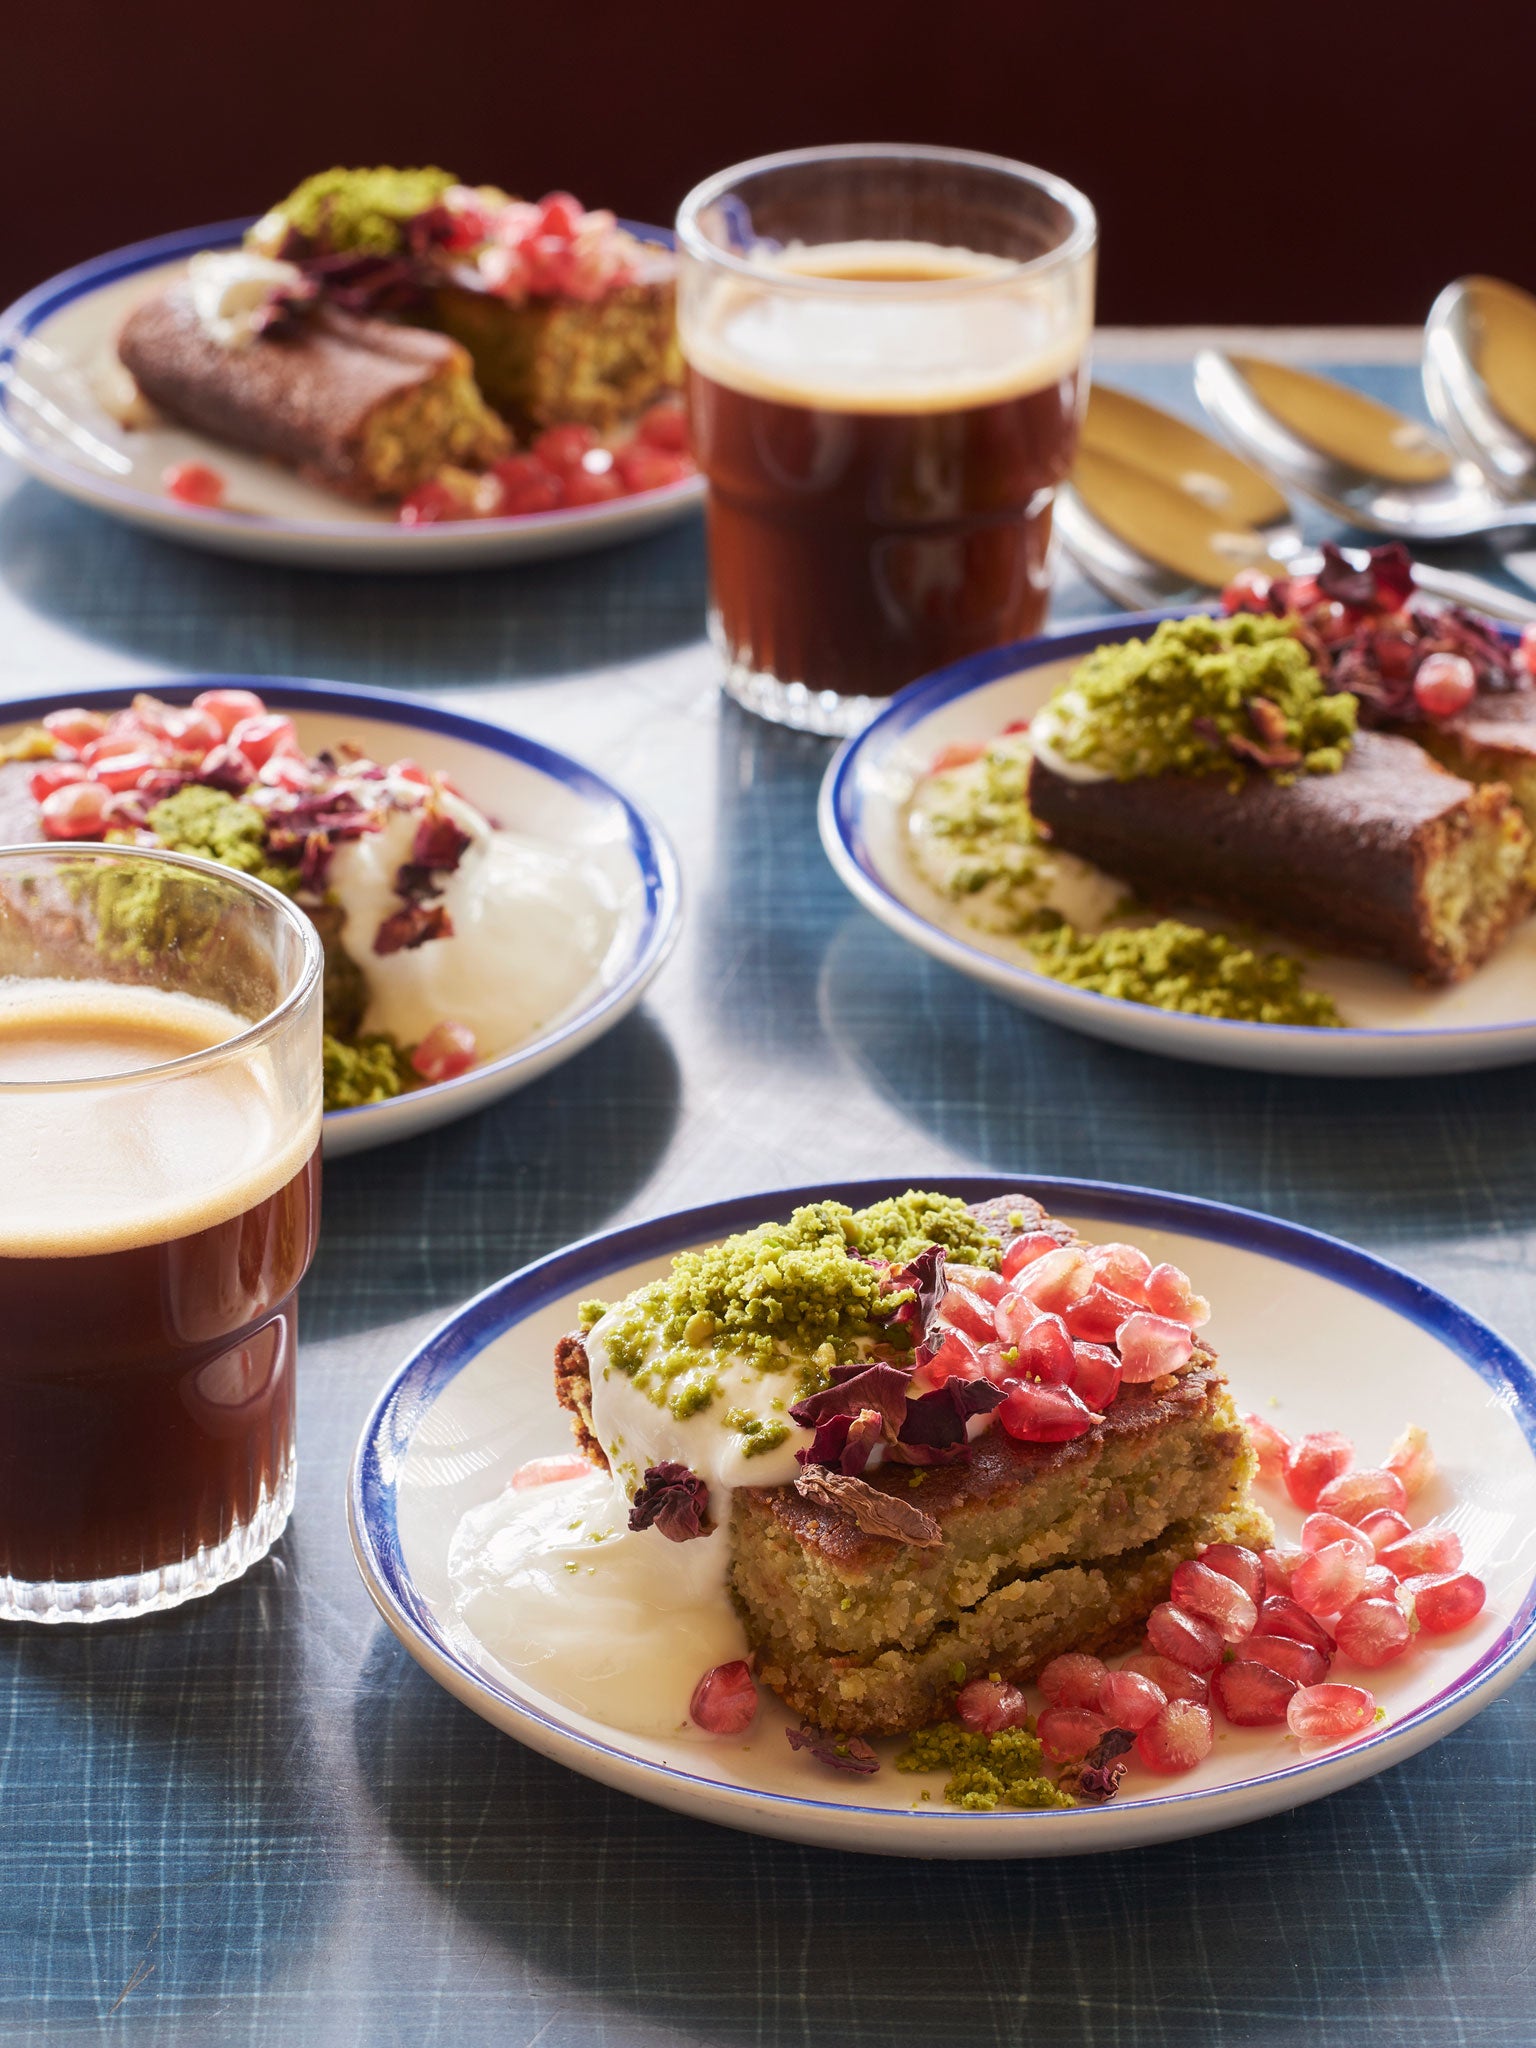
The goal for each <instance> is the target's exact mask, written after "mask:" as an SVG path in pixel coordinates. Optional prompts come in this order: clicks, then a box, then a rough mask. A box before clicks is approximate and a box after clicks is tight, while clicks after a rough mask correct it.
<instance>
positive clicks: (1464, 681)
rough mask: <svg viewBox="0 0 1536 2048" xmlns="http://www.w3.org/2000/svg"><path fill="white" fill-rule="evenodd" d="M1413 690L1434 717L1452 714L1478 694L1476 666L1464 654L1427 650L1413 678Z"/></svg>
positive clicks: (1417, 698) (1423, 706)
mask: <svg viewBox="0 0 1536 2048" xmlns="http://www.w3.org/2000/svg"><path fill="white" fill-rule="evenodd" d="M1413 694H1414V699H1415V701H1416V702H1417V704H1418V706H1419V709H1420V710H1421V711H1427V712H1428V713H1429V715H1430V717H1431V718H1453V717H1454V716H1455V714H1456V713H1457V712H1458V711H1465V710H1466V708H1467V706H1468V705H1469V704H1470V703H1471V702H1472V699H1473V698H1474V697H1475V696H1476V695H1477V670H1476V669H1475V668H1474V667H1473V666H1472V664H1471V662H1470V661H1468V659H1467V657H1466V656H1465V655H1464V654H1426V655H1425V657H1424V659H1423V660H1422V661H1421V662H1420V663H1419V667H1418V673H1417V674H1416V675H1415V676H1414V679H1413Z"/></svg>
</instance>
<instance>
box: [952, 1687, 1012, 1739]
mask: <svg viewBox="0 0 1536 2048" xmlns="http://www.w3.org/2000/svg"><path fill="white" fill-rule="evenodd" d="M955 1713H956V1715H957V1716H958V1717H959V1719H960V1720H961V1721H963V1722H964V1724H965V1726H966V1727H967V1728H970V1729H973V1730H974V1731H975V1733H976V1734H978V1735H1000V1734H1001V1733H1002V1731H1003V1730H1004V1729H1005V1728H1022V1727H1023V1726H1024V1725H1025V1723H1026V1722H1027V1721H1028V1719H1029V1702H1028V1700H1026V1699H1025V1697H1024V1695H1023V1693H1022V1692H1020V1690H1019V1688H1018V1687H1017V1686H1016V1685H1006V1684H1004V1683H1003V1682H1002V1681H1001V1680H999V1679H995V1678H973V1679H972V1680H971V1682H970V1684H969V1685H963V1686H961V1688H960V1690H959V1692H958V1693H957V1694H956V1695H955Z"/></svg>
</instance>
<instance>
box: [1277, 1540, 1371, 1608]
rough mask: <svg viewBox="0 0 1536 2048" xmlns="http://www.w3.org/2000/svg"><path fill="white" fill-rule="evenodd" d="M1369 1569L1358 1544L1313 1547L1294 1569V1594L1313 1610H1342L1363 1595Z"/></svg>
mask: <svg viewBox="0 0 1536 2048" xmlns="http://www.w3.org/2000/svg"><path fill="white" fill-rule="evenodd" d="M1365 1569H1366V1560H1365V1558H1364V1557H1363V1556H1362V1555H1361V1552H1360V1548H1359V1546H1358V1545H1356V1544H1349V1543H1325V1544H1324V1545H1323V1548H1322V1549H1321V1550H1309V1551H1308V1552H1307V1554H1306V1556H1305V1557H1304V1558H1303V1559H1302V1560H1301V1562H1300V1564H1299V1565H1297V1567H1296V1569H1295V1571H1293V1572H1292V1573H1291V1597H1292V1599H1294V1600H1299V1601H1300V1603H1301V1605H1302V1606H1303V1607H1305V1608H1306V1610H1307V1612H1308V1613H1309V1614H1320V1615H1324V1616H1328V1615H1334V1614H1339V1613H1342V1611H1343V1610H1344V1609H1345V1608H1346V1607H1348V1606H1349V1605H1350V1603H1351V1602H1352V1601H1355V1600H1358V1599H1359V1598H1360V1594H1361V1591H1362V1590H1363V1588H1364V1585H1365Z"/></svg>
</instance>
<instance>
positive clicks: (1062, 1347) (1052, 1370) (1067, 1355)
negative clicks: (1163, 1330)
mask: <svg viewBox="0 0 1536 2048" xmlns="http://www.w3.org/2000/svg"><path fill="white" fill-rule="evenodd" d="M1010 1349H1011V1350H1013V1351H1016V1352H1017V1354H1018V1355H1017V1357H1015V1358H1010V1359H1009V1360H1008V1375H1009V1377H1010V1378H1011V1379H1018V1380H1026V1379H1037V1380H1059V1381H1061V1382H1062V1383H1063V1384H1065V1383H1066V1382H1067V1381H1069V1380H1070V1379H1071V1378H1072V1369H1073V1366H1074V1364H1075V1363H1076V1359H1075V1355H1074V1351H1073V1345H1072V1339H1071V1338H1070V1337H1069V1336H1068V1335H1067V1326H1066V1324H1065V1323H1064V1322H1063V1321H1062V1320H1061V1317H1060V1316H1041V1317H1040V1318H1039V1320H1038V1321H1036V1322H1033V1323H1031V1324H1030V1326H1029V1328H1028V1329H1027V1330H1026V1331H1025V1332H1024V1335H1023V1336H1022V1337H1021V1338H1020V1339H1019V1341H1018V1343H1017V1344H1015V1345H1012V1346H1010ZM1115 1365H1116V1373H1117V1384H1118V1369H1119V1360H1118V1359H1117V1360H1116V1361H1115ZM1084 1405H1085V1406H1086V1405H1087V1404H1086V1403H1085V1404H1084Z"/></svg>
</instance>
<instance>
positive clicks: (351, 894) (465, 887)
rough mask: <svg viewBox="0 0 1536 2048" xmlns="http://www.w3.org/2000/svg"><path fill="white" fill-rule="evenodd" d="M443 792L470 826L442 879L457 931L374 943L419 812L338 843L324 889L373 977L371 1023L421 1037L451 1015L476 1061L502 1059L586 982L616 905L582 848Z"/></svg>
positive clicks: (394, 906)
mask: <svg viewBox="0 0 1536 2048" xmlns="http://www.w3.org/2000/svg"><path fill="white" fill-rule="evenodd" d="M408 786H409V785H408ZM439 801H440V803H441V807H442V808H443V809H444V810H445V811H446V812H447V813H448V815H449V816H450V817H451V818H452V819H453V821H454V823H455V824H456V825H458V827H459V828H460V830H461V831H463V832H466V833H467V834H468V835H469V845H468V846H467V847H466V848H465V849H464V852H463V854H462V856H461V857H460V860H459V864H458V866H457V867H456V868H455V869H454V871H453V872H452V874H450V875H444V876H441V877H439V879H440V881H441V883H442V890H441V900H442V903H443V905H444V907H445V908H446V910H447V912H448V916H449V918H450V920H451V921H452V925H453V932H452V935H451V936H450V937H446V938H439V939H428V940H427V941H426V942H425V943H424V944H422V945H419V946H412V947H406V948H403V949H402V950H401V951H399V952H397V953H385V954H379V953H375V952H374V950H373V942H374V938H375V936H376V934H377V932H378V929H379V927H380V925H381V924H382V923H383V922H384V920H385V919H386V918H387V917H390V916H392V915H393V914H394V913H395V912H396V911H398V910H399V909H400V907H401V898H400V897H399V895H398V894H397V893H396V890H395V877H396V875H397V874H398V872H399V870H400V869H401V867H403V866H405V865H406V864H407V863H408V862H409V861H410V859H411V852H412V847H413V844H414V842H415V838H416V830H417V827H418V825H419V824H420V823H421V817H422V813H421V811H420V810H419V809H412V810H398V811H395V812H392V813H391V814H390V816H389V817H387V818H386V820H385V822H384V825H383V827H382V828H381V829H380V830H379V831H377V832H369V833H365V834H364V835H363V837H362V838H360V839H348V840H344V841H342V842H341V843H340V844H339V845H338V846H337V847H336V849H335V851H334V853H333V854H332V856H331V866H330V873H329V877H328V886H329V888H330V889H331V891H332V892H333V894H334V895H335V897H336V900H337V902H338V903H339V904H340V905H341V907H342V909H343V910H344V911H345V912H346V924H345V926H344V928H343V931H342V942H343V944H344V945H345V946H346V949H347V951H348V952H349V953H350V954H351V956H352V958H353V959H354V960H355V961H356V962H357V963H358V965H359V966H360V967H361V968H362V970H363V972H364V974H365V975H366V977H367V980H368V988H369V1001H368V1009H367V1012H366V1014H365V1016H364V1018H363V1029H364V1030H365V1031H387V1032H388V1033H389V1034H390V1035H391V1037H393V1038H396V1039H398V1040H399V1042H400V1043H401V1044H402V1045H414V1044H416V1043H418V1042H419V1041H420V1040H421V1039H423V1038H425V1037H426V1035H427V1033H428V1032H429V1031H430V1030H431V1029H432V1028H433V1026H434V1025H436V1024H440V1023H442V1022H444V1021H445V1020H451V1021H452V1022H454V1023H457V1024H464V1025H467V1026H468V1027H469V1029H470V1030H471V1031H473V1032H474V1034H475V1044H476V1050H477V1057H478V1058H480V1059H482V1060H487V1059H497V1058H499V1057H500V1056H501V1054H502V1053H505V1052H510V1051H511V1050H512V1049H513V1048H514V1047H515V1046H518V1045H522V1044H525V1043H526V1042H527V1041H528V1039H530V1038H532V1037H533V1036H535V1035H536V1033H538V1032H539V1031H540V1030H542V1029H544V1028H545V1027H546V1026H548V1025H549V1024H551V1023H553V1022H554V1021H555V1020H556V1019H557V1018H558V1017H559V1016H560V1015H561V1014H562V1013H563V1012H564V1011H565V1010H567V1009H568V1008H569V1007H570V1006H571V1004H572V1003H574V1002H575V1001H576V1000H577V998H578V997H579V996H580V995H581V993H582V991H583V990H584V989H586V988H587V987H589V986H590V984H591V981H592V977H593V975H594V973H595V972H596V971H597V969H598V967H599V966H600V965H601V963H602V960H603V957H604V955H605V954H606V952H607V950H608V947H609V945H610V944H611V943H612V939H613V935H614V931H615V929H616V926H617V921H618V911H619V906H618V903H617V900H616V898H615V896H614V892H613V889H612V887H611V885H609V884H608V883H607V881H606V880H605V879H604V877H603V876H602V875H601V874H600V873H598V871H597V870H596V869H595V867H594V866H592V865H591V864H589V863H586V862H584V861H583V860H582V859H581V857H580V855H579V854H577V853H574V852H572V851H570V850H569V849H567V848H565V847H562V846H556V845H551V844H550V843H548V842H546V841H544V840H539V839H533V838H530V837H527V836H525V835H524V834H521V833H517V832H508V831H503V830H500V829H496V828H493V827H492V826H491V825H490V824H489V823H488V821H487V820H486V819H485V818H484V817H483V816H482V815H481V813H480V812H479V811H477V810H476V809H475V808H474V806H473V805H471V804H468V803H465V802H464V801H463V799H462V798H460V797H456V796H453V795H452V794H450V793H446V792H445V793H444V794H443V795H442V796H441V798H440V799H439Z"/></svg>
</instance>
